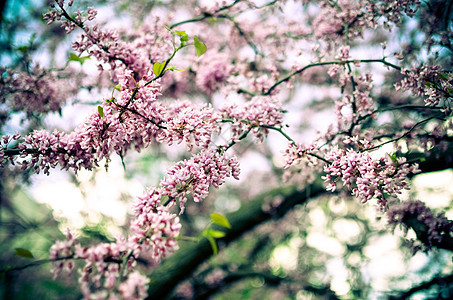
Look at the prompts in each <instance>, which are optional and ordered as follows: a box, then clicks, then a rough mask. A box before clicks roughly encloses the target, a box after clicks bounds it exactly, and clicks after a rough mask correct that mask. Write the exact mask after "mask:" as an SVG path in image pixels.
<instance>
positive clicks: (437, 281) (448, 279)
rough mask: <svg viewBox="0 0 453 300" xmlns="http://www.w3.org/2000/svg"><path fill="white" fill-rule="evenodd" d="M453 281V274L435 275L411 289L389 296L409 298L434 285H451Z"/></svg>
mask: <svg viewBox="0 0 453 300" xmlns="http://www.w3.org/2000/svg"><path fill="white" fill-rule="evenodd" d="M452 283H453V274H450V275H448V276H445V277H437V276H436V277H434V278H433V279H431V280H430V281H427V282H423V283H421V284H419V285H417V286H415V287H412V288H410V289H409V290H407V291H405V292H400V293H399V294H398V295H393V296H390V297H389V300H395V299H408V298H409V297H410V296H412V295H413V294H415V293H417V292H419V291H423V290H427V289H429V288H431V287H432V286H433V285H440V286H442V285H451V284H452Z"/></svg>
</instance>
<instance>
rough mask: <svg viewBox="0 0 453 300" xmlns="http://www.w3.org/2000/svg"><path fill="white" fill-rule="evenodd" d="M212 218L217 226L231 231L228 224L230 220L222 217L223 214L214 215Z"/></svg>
mask: <svg viewBox="0 0 453 300" xmlns="http://www.w3.org/2000/svg"><path fill="white" fill-rule="evenodd" d="M210 216H211V220H212V222H214V223H216V224H217V225H220V226H222V227H226V228H228V229H231V225H230V222H228V219H227V218H225V217H224V216H222V215H221V214H217V213H212V214H211V215H210Z"/></svg>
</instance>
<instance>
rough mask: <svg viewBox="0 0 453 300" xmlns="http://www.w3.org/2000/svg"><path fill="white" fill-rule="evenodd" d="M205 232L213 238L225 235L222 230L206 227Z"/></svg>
mask: <svg viewBox="0 0 453 300" xmlns="http://www.w3.org/2000/svg"><path fill="white" fill-rule="evenodd" d="M207 234H208V235H210V236H212V237H213V238H215V239H221V238H223V237H225V235H226V233H225V232H223V231H218V230H212V229H208V230H207Z"/></svg>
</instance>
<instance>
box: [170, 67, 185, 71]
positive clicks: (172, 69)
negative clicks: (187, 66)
mask: <svg viewBox="0 0 453 300" xmlns="http://www.w3.org/2000/svg"><path fill="white" fill-rule="evenodd" d="M167 70H168V71H185V70H184V69H178V68H176V67H168V68H167Z"/></svg>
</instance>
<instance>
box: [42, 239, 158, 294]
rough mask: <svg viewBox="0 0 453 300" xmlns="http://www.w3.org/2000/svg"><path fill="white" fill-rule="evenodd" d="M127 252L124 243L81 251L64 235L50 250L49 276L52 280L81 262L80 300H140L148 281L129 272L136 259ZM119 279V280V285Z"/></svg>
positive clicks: (74, 241) (76, 243)
mask: <svg viewBox="0 0 453 300" xmlns="http://www.w3.org/2000/svg"><path fill="white" fill-rule="evenodd" d="M128 251H129V250H128V245H127V243H124V242H117V243H110V244H107V243H104V244H98V245H96V246H93V247H90V248H85V247H82V246H80V244H79V243H78V242H77V241H76V240H75V238H74V236H73V235H72V234H71V233H70V232H69V231H68V233H67V236H66V240H65V241H57V242H56V243H55V244H54V245H53V246H52V247H51V249H50V260H51V261H53V269H52V272H53V273H54V276H58V275H59V274H60V273H61V272H62V271H66V272H71V271H72V269H73V268H74V264H75V260H84V261H85V266H84V267H83V269H82V270H81V271H80V278H79V282H80V287H81V290H82V293H83V296H84V299H143V298H145V297H146V285H147V284H148V282H149V280H148V279H147V278H146V277H145V276H143V275H140V274H139V273H137V272H131V270H132V267H133V265H134V263H135V259H136V256H129V255H128ZM137 257H138V256H137ZM125 260H127V262H126V263H125V262H124V261H125ZM122 268H124V270H123V269H122ZM119 277H122V279H123V280H121V283H120V284H118V278H119Z"/></svg>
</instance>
